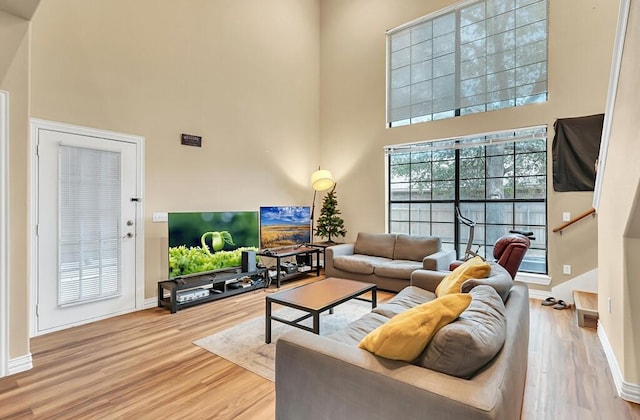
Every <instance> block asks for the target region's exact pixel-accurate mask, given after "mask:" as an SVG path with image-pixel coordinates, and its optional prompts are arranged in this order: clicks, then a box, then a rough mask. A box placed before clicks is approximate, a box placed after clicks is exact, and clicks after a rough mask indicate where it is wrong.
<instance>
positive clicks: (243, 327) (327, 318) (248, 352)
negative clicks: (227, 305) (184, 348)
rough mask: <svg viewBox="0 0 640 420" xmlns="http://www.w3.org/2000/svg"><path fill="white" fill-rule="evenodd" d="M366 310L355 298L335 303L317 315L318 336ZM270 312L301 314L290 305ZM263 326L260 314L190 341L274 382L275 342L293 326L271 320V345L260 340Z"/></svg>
mask: <svg viewBox="0 0 640 420" xmlns="http://www.w3.org/2000/svg"><path fill="white" fill-rule="evenodd" d="M274 306H275V307H277V305H274ZM370 311H371V303H368V302H363V301H358V300H350V301H348V302H345V303H343V304H341V305H339V306H337V307H336V308H335V309H334V313H333V314H329V312H326V313H323V314H322V315H320V335H329V334H331V333H333V332H335V331H337V330H339V329H341V328H343V327H345V326H346V325H348V324H349V323H350V322H352V321H355V320H356V319H358V318H360V317H361V316H362V315H364V314H366V313H367V312H370ZM273 314H274V315H276V316H279V317H281V318H284V319H289V320H292V319H296V318H297V317H299V316H301V315H303V314H304V313H303V312H301V311H298V310H296V309H292V308H282V309H278V310H276V311H274V312H273ZM311 323H312V320H311V318H309V319H306V320H305V321H304V322H303V324H305V325H308V326H311ZM264 327H265V322H264V316H260V317H257V318H253V319H250V320H248V321H245V322H243V323H241V324H238V325H236V326H233V327H231V328H228V329H226V330H223V331H220V332H218V333H215V334H213V335H210V336H208V337H204V338H201V339H199V340H197V341H194V342H193V344H195V345H197V346H199V347H202V348H203V349H205V350H208V351H210V352H211V353H214V354H216V355H218V356H220V357H223V358H225V359H227V360H228V361H230V362H232V363H235V364H236V365H239V366H242V367H243V368H245V369H248V370H250V371H251V372H254V373H256V374H258V375H260V376H262V377H264V378H266V379H268V380H270V381H271V382H274V378H275V353H276V342H277V341H278V338H279V337H280V336H282V334H284V333H285V332H287V331H291V330H293V329H294V328H295V327H292V326H289V325H287V324H283V323H281V322H277V321H272V322H271V344H266V343H265V342H264Z"/></svg>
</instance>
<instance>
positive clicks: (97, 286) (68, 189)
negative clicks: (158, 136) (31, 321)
mask: <svg viewBox="0 0 640 420" xmlns="http://www.w3.org/2000/svg"><path fill="white" fill-rule="evenodd" d="M37 138H38V144H37V162H38V171H37V173H38V186H37V188H38V198H37V200H38V215H37V218H38V220H37V260H38V261H37V297H36V299H37V302H36V305H37V306H36V317H37V322H36V329H37V333H38V334H41V333H45V332H49V331H55V330H59V329H63V328H66V327H70V326H73V325H79V324H83V323H86V322H90V321H93V320H96V319H101V318H105V317H108V316H113V315H117V314H121V313H125V312H129V311H132V310H134V309H135V307H136V268H135V265H136V240H138V239H137V238H136V235H135V233H136V224H137V220H136V214H138V213H137V211H136V205H138V197H139V192H138V191H137V188H138V187H137V185H138V183H137V182H136V179H137V178H136V177H137V168H136V165H137V158H136V144H135V143H130V142H126V141H117V140H111V139H105V138H97V137H92V136H86V135H80V134H71V133H68V132H61V131H55V130H43V129H40V130H39V132H38V137H37ZM140 281H141V280H140Z"/></svg>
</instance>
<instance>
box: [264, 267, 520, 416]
mask: <svg viewBox="0 0 640 420" xmlns="http://www.w3.org/2000/svg"><path fill="white" fill-rule="evenodd" d="M491 268H492V270H491V274H490V275H489V276H488V277H487V278H486V279H474V280H467V282H468V283H465V286H463V289H467V291H469V293H470V294H471V295H472V301H471V305H470V306H469V307H468V308H467V310H465V311H464V312H463V313H462V314H461V315H460V316H459V317H458V319H456V320H455V321H454V322H452V323H451V324H449V325H447V326H445V327H444V328H442V329H441V330H439V331H438V332H437V333H436V335H435V336H434V337H433V339H432V340H431V341H430V343H429V344H428V345H427V347H426V349H425V350H424V352H423V353H422V355H421V356H420V357H418V359H416V360H415V361H413V362H412V363H407V362H402V361H395V360H388V359H385V358H382V357H379V356H376V355H374V354H372V353H370V352H368V351H367V350H364V349H360V348H358V346H357V345H358V343H359V342H360V340H361V339H362V338H363V337H364V336H365V335H367V334H368V333H369V332H370V331H372V330H373V329H375V328H377V327H378V326H379V325H381V324H383V323H385V322H386V321H388V320H389V319H390V318H391V317H393V316H394V315H395V314H398V313H400V312H402V311H405V310H407V309H409V308H412V307H415V306H417V305H419V304H421V303H424V302H427V301H430V300H433V299H435V294H434V291H435V288H436V287H437V285H438V283H439V282H440V280H441V279H442V277H443V276H444V275H445V274H446V273H438V272H433V271H428V270H418V271H416V272H414V273H413V275H412V279H411V283H412V286H409V287H407V288H405V289H403V291H402V292H400V293H398V295H396V296H395V297H394V298H392V299H391V300H390V301H389V302H387V303H385V304H383V305H380V306H379V307H378V308H376V309H374V310H373V311H372V312H371V313H369V314H367V315H365V316H363V317H362V318H360V319H359V320H357V321H354V322H353V323H351V324H350V325H349V326H348V327H347V328H345V329H344V330H342V331H338V332H337V333H334V334H332V335H330V336H326V337H324V336H318V335H314V334H312V333H309V332H306V331H300V330H295V331H291V332H288V333H286V334H285V335H283V336H282V337H281V338H280V339H279V340H278V342H277V344H276V346H277V347H276V380H275V385H276V418H277V419H278V420H293V419H307V420H316V419H368V420H369V419H381V420H382V419H403V420H410V419H452V420H453V419H456V420H457V419H465V420H473V419H500V420H502V419H519V418H520V414H521V410H522V404H523V398H524V397H523V396H524V387H525V380H526V372H527V354H528V353H527V352H528V343H529V294H528V289H527V286H526V285H524V284H522V283H519V282H513V281H512V280H511V277H510V276H509V274H508V272H507V271H506V270H504V269H503V268H502V267H501V266H499V265H497V264H495V263H492V264H491ZM496 351H497V353H496Z"/></svg>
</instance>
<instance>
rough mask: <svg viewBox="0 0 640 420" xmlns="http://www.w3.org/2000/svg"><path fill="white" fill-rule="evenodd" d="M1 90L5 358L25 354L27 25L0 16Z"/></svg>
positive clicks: (11, 18)
mask: <svg viewBox="0 0 640 420" xmlns="http://www.w3.org/2000/svg"><path fill="white" fill-rule="evenodd" d="M0 39H1V40H2V42H0V89H1V90H5V91H7V92H9V130H10V131H9V246H10V248H9V324H10V329H9V358H16V357H19V356H24V355H25V354H27V353H28V352H29V344H28V338H29V309H28V305H27V302H28V294H27V290H28V288H27V279H28V259H27V256H28V254H29V248H28V237H29V235H28V230H27V226H28V225H27V212H26V209H27V206H28V191H29V188H28V182H27V180H28V178H27V176H26V172H27V168H28V166H29V154H28V152H29V149H28V147H29V135H28V133H29V106H28V101H29V77H28V71H29V22H28V21H26V20H24V19H21V18H18V17H15V16H13V15H9V14H7V13H5V12H2V11H0Z"/></svg>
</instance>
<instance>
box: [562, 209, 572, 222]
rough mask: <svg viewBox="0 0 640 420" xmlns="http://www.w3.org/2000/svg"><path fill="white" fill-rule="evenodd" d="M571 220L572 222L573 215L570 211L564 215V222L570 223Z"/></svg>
mask: <svg viewBox="0 0 640 420" xmlns="http://www.w3.org/2000/svg"><path fill="white" fill-rule="evenodd" d="M569 220H571V213H569V212H568V211H565V212H564V213H562V221H563V222H568V221H569Z"/></svg>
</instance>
